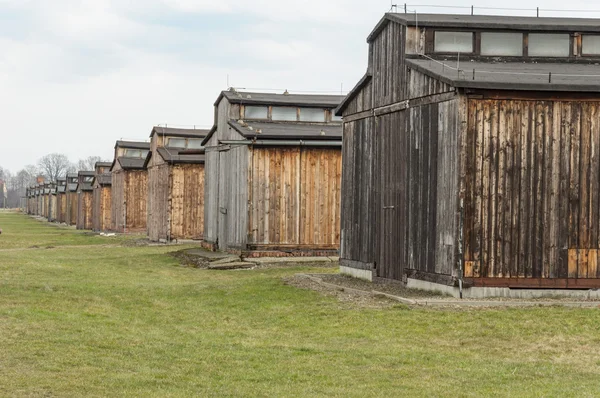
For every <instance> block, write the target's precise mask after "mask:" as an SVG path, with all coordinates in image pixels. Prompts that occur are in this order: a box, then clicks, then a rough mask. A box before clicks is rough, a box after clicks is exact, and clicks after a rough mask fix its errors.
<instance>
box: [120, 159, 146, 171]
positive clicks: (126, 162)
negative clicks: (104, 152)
mask: <svg viewBox="0 0 600 398" xmlns="http://www.w3.org/2000/svg"><path fill="white" fill-rule="evenodd" d="M144 160H145V158H128V157H125V156H121V157H120V158H118V159H117V162H119V165H121V168H122V169H123V170H141V169H143V168H144Z"/></svg>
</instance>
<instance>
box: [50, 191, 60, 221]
mask: <svg viewBox="0 0 600 398" xmlns="http://www.w3.org/2000/svg"><path fill="white" fill-rule="evenodd" d="M57 213H58V203H57V201H56V194H50V195H48V221H56V217H57Z"/></svg>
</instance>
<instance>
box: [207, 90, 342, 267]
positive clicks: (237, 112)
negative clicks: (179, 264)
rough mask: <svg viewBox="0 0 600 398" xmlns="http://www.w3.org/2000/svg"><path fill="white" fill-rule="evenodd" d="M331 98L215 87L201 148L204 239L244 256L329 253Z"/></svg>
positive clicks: (333, 228)
mask: <svg viewBox="0 0 600 398" xmlns="http://www.w3.org/2000/svg"><path fill="white" fill-rule="evenodd" d="M342 99H343V97H341V96H334V95H297V94H287V93H285V94H268V93H249V92H237V91H224V92H222V93H221V94H220V95H219V97H218V98H217V101H216V102H215V125H214V127H213V129H212V130H211V132H210V134H209V135H208V136H207V137H206V138H205V139H204V142H203V145H204V146H205V148H206V171H205V200H204V225H205V228H204V241H205V243H206V244H207V245H211V246H213V247H216V248H218V249H221V250H229V251H242V252H245V255H248V256H252V255H260V253H265V252H269V253H271V252H272V251H278V254H277V255H302V254H308V253H311V254H321V253H322V254H325V253H331V252H335V251H337V249H338V247H339V231H340V224H339V221H340V217H339V214H340V179H341V131H342V128H341V120H340V119H339V118H336V117H335V116H334V115H333V109H334V108H335V107H336V106H338V105H339V103H340V102H341V100H342Z"/></svg>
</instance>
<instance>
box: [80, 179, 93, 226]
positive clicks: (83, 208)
mask: <svg viewBox="0 0 600 398" xmlns="http://www.w3.org/2000/svg"><path fill="white" fill-rule="evenodd" d="M93 179H94V171H87V170H86V171H79V172H78V173H77V229H92V209H93V188H92V180H93Z"/></svg>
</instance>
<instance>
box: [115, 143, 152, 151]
mask: <svg viewBox="0 0 600 398" xmlns="http://www.w3.org/2000/svg"><path fill="white" fill-rule="evenodd" d="M115 148H127V149H150V143H149V142H143V141H117V143H116V144H115Z"/></svg>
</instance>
